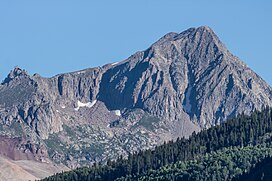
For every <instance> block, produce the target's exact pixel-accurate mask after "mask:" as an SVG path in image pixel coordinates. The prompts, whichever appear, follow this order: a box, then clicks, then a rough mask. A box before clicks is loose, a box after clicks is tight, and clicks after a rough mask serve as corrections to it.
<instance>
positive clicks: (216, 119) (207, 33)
mask: <svg viewBox="0 0 272 181" xmlns="http://www.w3.org/2000/svg"><path fill="white" fill-rule="evenodd" d="M265 106H272V89H271V87H270V86H269V85H267V84H266V83H265V82H264V81H263V80H262V79H261V78H260V77H259V76H258V75H257V74H256V73H254V72H253V71H252V70H251V69H250V68H248V67H247V66H246V65H245V64H244V63H243V62H242V61H241V60H239V58H237V57H235V56H234V55H232V54H231V53H230V52H229V51H228V50H227V49H226V47H225V46H224V45H223V44H222V43H221V42H220V40H219V39H218V37H217V36H216V35H215V33H214V32H213V31H212V30H211V29H210V28H209V27H199V28H190V29H188V30H186V31H184V32H182V33H179V34H178V33H169V34H167V35H165V36H164V37H162V38H161V39H160V40H158V41H157V42H156V43H154V44H153V45H152V46H151V47H149V48H148V49H147V50H145V51H142V52H137V53H135V54H134V55H132V56H131V57H129V58H128V59H126V60H124V61H122V62H118V63H114V64H108V65H105V66H103V67H98V68H92V69H86V70H82V71H78V72H72V73H66V74H60V75H56V76H54V77H52V78H43V77H41V76H39V75H37V74H35V75H34V76H30V75H28V74H27V72H25V71H24V70H21V69H20V68H18V67H16V68H15V69H14V70H13V71H12V72H11V73H10V74H9V75H8V77H7V78H6V79H5V80H4V81H3V83H2V84H1V86H0V118H1V121H2V122H1V126H0V133H1V135H7V136H9V137H23V138H25V139H28V140H30V141H31V142H33V143H35V144H39V145H45V147H46V148H47V151H48V154H49V157H50V159H53V160H54V161H55V162H62V163H65V164H66V165H68V166H69V167H76V166H80V165H85V164H91V163H93V162H94V161H97V160H102V161H104V160H105V159H107V158H116V155H120V154H122V155H126V154H127V153H128V152H133V151H137V150H140V149H147V148H153V147H154V146H155V145H157V144H160V143H162V142H163V141H166V140H169V139H175V138H177V137H179V136H189V135H190V134H191V133H192V132H193V131H199V130H200V129H202V128H206V127H210V126H211V125H214V124H219V123H220V122H222V121H225V120H226V119H228V118H231V117H233V116H235V115H237V114H239V113H242V112H244V113H246V114H249V113H250V112H252V111H253V110H255V109H258V110H260V109H262V108H263V107H265ZM15 123H16V126H14V125H15ZM17 123H18V124H17Z"/></svg>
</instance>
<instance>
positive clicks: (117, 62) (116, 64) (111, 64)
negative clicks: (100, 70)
mask: <svg viewBox="0 0 272 181" xmlns="http://www.w3.org/2000/svg"><path fill="white" fill-rule="evenodd" d="M119 63H120V62H115V63H112V64H111V65H117V64H119Z"/></svg>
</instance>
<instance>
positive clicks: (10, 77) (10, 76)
mask: <svg viewBox="0 0 272 181" xmlns="http://www.w3.org/2000/svg"><path fill="white" fill-rule="evenodd" d="M20 76H28V73H27V71H25V70H24V69H21V68H20V67H19V66H15V67H14V69H13V70H11V71H10V73H9V74H8V76H7V77H6V78H5V80H4V82H3V84H5V83H8V82H10V81H11V80H13V79H14V78H16V77H20Z"/></svg>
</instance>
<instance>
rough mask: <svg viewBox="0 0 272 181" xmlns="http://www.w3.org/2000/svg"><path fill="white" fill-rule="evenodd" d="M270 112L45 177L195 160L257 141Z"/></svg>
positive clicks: (117, 174) (121, 173)
mask: <svg viewBox="0 0 272 181" xmlns="http://www.w3.org/2000/svg"><path fill="white" fill-rule="evenodd" d="M271 112H272V110H271V109H270V108H265V109H264V110H263V111H254V112H253V113H252V114H251V115H250V116H247V115H244V114H241V115H239V116H237V117H236V118H233V119H231V120H229V121H226V122H224V123H222V124H221V125H217V126H213V127H211V128H209V129H206V130H202V131H201V132H199V133H193V134H192V135H191V136H190V137H189V139H185V138H178V139H177V140H176V141H169V142H168V143H164V144H163V145H160V146H157V147H156V148H155V149H153V150H145V151H139V152H137V153H132V154H129V155H128V157H127V158H123V157H122V156H120V157H119V158H117V160H115V161H112V160H108V161H107V163H106V164H105V165H102V164H99V163H98V164H94V165H93V166H91V167H83V168H78V169H75V170H72V171H69V172H64V173H58V174H55V175H53V176H51V177H48V178H46V179H44V180H46V181H53V180H88V181H89V180H115V179H117V178H121V177H125V176H126V175H130V176H132V177H137V178H139V177H140V176H141V175H145V174H147V173H148V171H150V170H157V169H159V168H161V167H163V166H165V165H168V164H172V163H176V162H179V161H186V160H193V159H196V158H197V157H201V156H204V155H206V154H209V153H211V152H214V151H217V150H220V149H222V148H227V147H234V146H236V147H245V146H248V145H257V144H259V143H260V141H261V140H260V139H259V138H260V137H262V136H264V135H265V134H266V133H269V132H271V131H272V117H271V115H272V114H271Z"/></svg>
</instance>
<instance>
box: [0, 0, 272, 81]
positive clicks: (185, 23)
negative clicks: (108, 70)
mask: <svg viewBox="0 0 272 181" xmlns="http://www.w3.org/2000/svg"><path fill="white" fill-rule="evenodd" d="M271 2H272V1H269V0H267V1H246V0H240V1H237V0H232V1H231V0H229V1H218V0H213V1H211V0H210V1H209V0H207V1H203V0H195V1H188V0H186V1H183V0H170V1H166V0H164V1H162V0H137V1H128V0H122V1H120V0H115V1H110V0H108V1H105V0H88V1H87V0H86V1H84V0H80V1H76V0H74V1H71V0H39V1H38V0H2V1H0V50H1V51H0V79H1V80H3V79H4V77H6V75H7V74H8V73H9V71H10V70H11V69H13V68H14V66H16V65H18V66H20V67H21V68H23V69H26V70H27V71H28V72H29V73H30V74H34V73H39V74H41V75H42V76H45V77H50V76H53V75H55V74H58V73H64V72H69V71H75V70H80V69H84V68H89V67H94V66H101V65H103V64H106V63H110V62H116V61H121V60H123V59H125V58H127V57H129V56H130V55H132V54H133V53H135V52H136V51H139V50H144V49H146V48H148V46H150V45H151V44H152V43H153V42H155V41H156V40H157V39H159V38H160V37H161V36H163V35H164V34H166V33H168V32H171V31H174V32H181V31H183V30H186V29H188V28H190V27H197V26H201V25H208V26H210V27H211V28H212V29H213V30H214V31H215V32H216V34H217V35H218V36H219V37H220V39H221V40H222V41H223V42H224V43H225V45H226V46H227V47H228V48H229V49H230V51H231V52H233V53H234V54H235V55H236V56H238V57H240V58H241V59H242V60H243V61H244V62H246V64H248V65H249V66H250V67H251V68H252V69H253V70H254V71H256V72H257V73H258V74H259V75H261V76H262V77H263V78H264V79H265V80H266V81H267V82H268V83H270V85H272V73H271V69H272V59H271V53H272V44H271V43H272V3H271Z"/></svg>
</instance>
